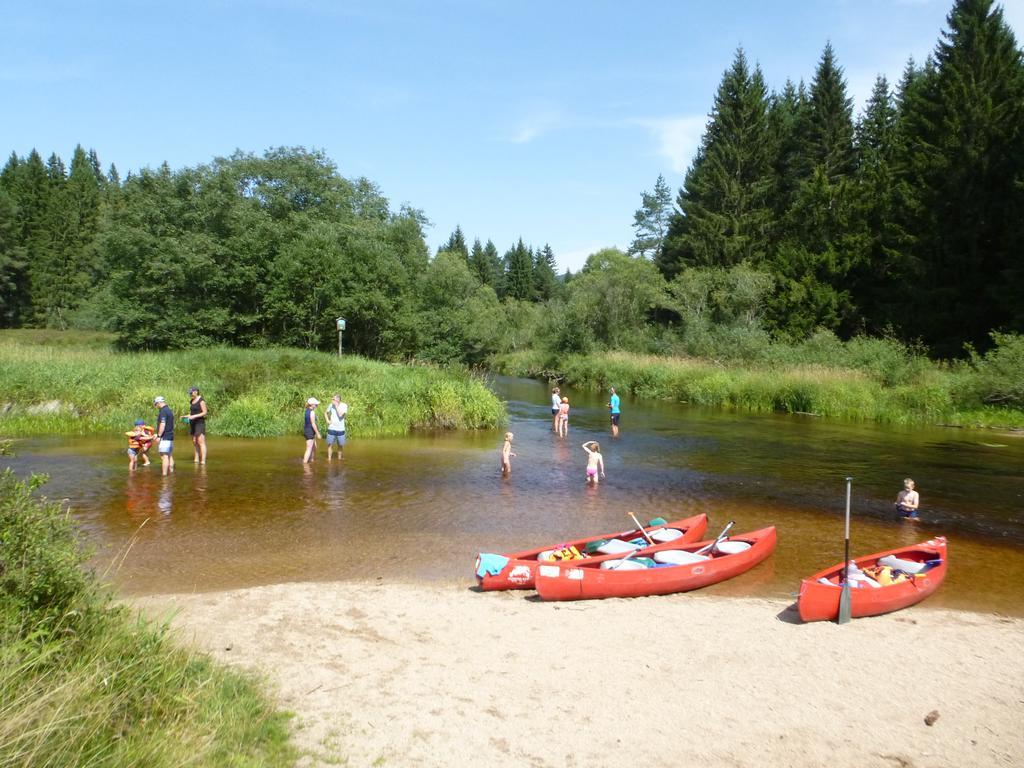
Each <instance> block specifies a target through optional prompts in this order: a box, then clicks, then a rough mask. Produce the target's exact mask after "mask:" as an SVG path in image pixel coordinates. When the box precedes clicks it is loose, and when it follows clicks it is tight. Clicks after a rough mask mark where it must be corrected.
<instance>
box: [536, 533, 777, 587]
mask: <svg viewBox="0 0 1024 768" xmlns="http://www.w3.org/2000/svg"><path fill="white" fill-rule="evenodd" d="M712 545H716V546H715V547H714V548H713V549H712ZM774 550H775V526H774V525H773V526H769V527H768V528H762V529H761V530H759V531H753V532H751V533H741V534H739V535H737V536H730V537H728V538H727V539H724V540H722V541H719V542H717V544H716V542H701V543H696V544H687V545H685V546H682V547H680V546H679V545H678V544H674V543H669V544H659V545H658V546H656V547H649V548H647V549H646V550H642V551H641V552H640V553H638V555H637V556H636V557H635V558H631V559H633V560H636V559H639V558H641V557H643V558H644V559H648V558H650V559H653V560H654V561H655V563H653V564H651V566H652V567H651V566H649V567H645V566H644V564H643V563H636V564H633V565H629V566H627V565H626V563H629V562H630V559H626V560H623V558H621V557H620V558H619V561H620V562H621V563H622V564H621V565H620V566H619V567H614V565H615V564H614V563H612V562H608V563H606V564H605V566H604V567H603V568H602V567H601V563H593V562H591V561H590V560H582V561H581V560H576V561H571V562H569V563H566V564H565V565H564V566H563V567H556V568H552V567H551V566H550V565H549V564H548V563H541V565H540V567H539V568H538V569H537V594H539V595H540V596H541V599H543V600H587V599H591V598H603V597H643V596H645V595H667V594H671V593H673V592H687V591H689V590H691V589H700V588H701V587H706V586H708V585H709V584H716V583H718V582H719V581H725V580H726V579H731V578H732V577H733V576H738V575H739V574H741V573H744V572H746V571H749V570H750V569H751V568H753V567H754V566H755V565H757V564H758V563H760V562H761V561H762V560H764V559H765V558H766V557H768V555H770V554H771V553H772V552H773V551H774ZM627 567H628V568H629V570H627Z"/></svg>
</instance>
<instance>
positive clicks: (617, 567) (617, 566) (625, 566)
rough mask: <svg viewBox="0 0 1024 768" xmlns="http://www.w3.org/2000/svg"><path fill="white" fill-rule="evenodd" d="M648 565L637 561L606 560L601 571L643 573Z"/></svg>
mask: <svg viewBox="0 0 1024 768" xmlns="http://www.w3.org/2000/svg"><path fill="white" fill-rule="evenodd" d="M646 567H647V564H646V563H643V562H640V561H637V560H605V561H604V562H603V563H601V569H602V570H605V571H642V570H643V569H644V568H646Z"/></svg>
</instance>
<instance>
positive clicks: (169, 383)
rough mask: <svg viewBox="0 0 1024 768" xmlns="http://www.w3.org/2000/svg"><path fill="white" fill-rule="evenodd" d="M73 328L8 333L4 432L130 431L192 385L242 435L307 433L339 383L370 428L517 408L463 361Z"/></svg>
mask: <svg viewBox="0 0 1024 768" xmlns="http://www.w3.org/2000/svg"><path fill="white" fill-rule="evenodd" d="M73 335H74V334H71V336H70V337H69V336H68V335H61V334H53V333H51V334H49V335H45V334H44V335H43V336H40V335H39V334H32V333H30V332H29V333H26V332H23V331H14V332H12V331H7V332H2V333H0V432H3V433H4V434H7V435H25V434H41V433H49V432H53V433H57V434H69V433H70V434H74V433H89V432H105V431H112V430H113V431H116V430H122V431H123V430H126V429H130V427H131V424H132V422H133V421H134V420H135V419H137V418H145V419H146V420H147V421H148V422H151V420H152V418H153V417H154V416H155V411H154V408H153V405H152V403H153V397H154V396H156V395H163V396H164V397H166V398H167V401H168V404H169V405H170V406H171V408H172V410H174V412H175V414H176V415H181V414H182V413H187V403H188V396H187V392H188V388H189V387H190V386H192V385H195V386H198V387H199V388H200V390H201V391H202V393H203V396H204V397H205V399H206V401H207V404H208V407H209V409H210V416H209V419H208V426H209V429H210V430H211V432H215V433H216V434H221V435H229V436H237V437H270V436H283V435H293V434H296V433H298V432H300V431H301V426H302V412H303V407H304V404H305V402H306V399H307V398H308V397H316V398H318V399H319V400H320V401H321V402H322V403H323V404H324V406H326V404H327V402H328V401H329V399H330V396H331V394H333V393H335V392H337V393H339V394H341V396H342V399H343V400H344V401H345V402H347V403H348V405H349V414H350V415H349V420H348V428H349V429H350V431H351V432H352V433H354V434H357V435H362V436H384V435H401V434H405V433H408V432H410V431H412V430H419V429H485V428H494V427H497V426H499V425H500V424H501V423H502V422H503V420H504V417H505V415H504V406H503V405H502V403H501V402H500V401H499V400H498V398H497V397H495V395H494V394H493V393H492V392H491V391H490V390H489V389H488V388H487V387H486V385H485V384H484V382H483V380H482V379H481V378H480V377H478V376H475V375H473V374H471V373H469V372H468V371H465V370H462V369H451V370H442V369H439V368H436V367H433V366H416V365H391V364H388V363H381V362H375V361H372V360H367V359H365V358H361V357H356V356H347V357H343V358H339V357H338V356H337V355H330V354H325V353H322V352H309V351H303V350H296V349H278V348H274V349H261V350H243V349H233V348H225V347H211V348H204V349H196V350H183V351H176V352H153V353H129V352H115V351H113V350H111V349H110V348H109V346H107V345H104V344H102V343H101V340H100V339H98V338H92V337H90V338H89V339H88V343H86V344H84V345H75V344H73V343H68V342H69V338H71V337H73Z"/></svg>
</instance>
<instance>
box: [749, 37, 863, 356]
mask: <svg viewBox="0 0 1024 768" xmlns="http://www.w3.org/2000/svg"><path fill="white" fill-rule="evenodd" d="M852 109H853V107H852V100H851V99H850V98H849V97H848V96H847V95H846V83H845V81H844V79H843V71H842V69H841V68H840V67H839V66H838V65H837V64H836V60H835V53H834V51H833V50H832V46H831V44H829V45H826V46H825V50H824V51H823V53H822V56H821V59H820V60H819V62H818V66H817V69H816V70H815V74H814V80H813V81H812V83H811V88H810V92H809V95H808V99H807V107H806V111H805V112H803V113H802V114H800V115H799V120H798V121H797V123H796V130H797V134H796V138H797V140H798V145H797V147H796V148H795V152H794V155H793V156H792V157H791V158H790V160H789V162H790V163H791V164H792V165H791V168H792V170H793V171H795V178H794V180H795V181H796V182H797V186H796V190H795V191H794V194H793V200H792V203H791V204H790V206H789V209H788V210H787V212H786V214H785V216H784V217H783V220H782V222H781V226H780V229H779V231H778V234H779V243H778V246H777V247H776V248H775V249H774V251H773V253H772V256H771V272H772V273H773V274H774V276H775V278H776V288H777V290H776V293H775V294H774V295H773V296H772V297H771V299H770V301H769V302H768V312H767V318H768V321H769V324H770V325H772V326H773V327H774V328H775V329H776V330H779V331H782V332H785V333H787V334H788V335H790V336H794V337H803V336H806V335H807V334H809V333H811V332H812V331H813V330H814V329H815V328H818V327H824V328H828V329H830V330H836V329H838V328H839V327H840V325H841V323H842V322H843V321H844V320H848V319H849V318H850V315H851V305H850V298H849V292H848V286H847V284H846V279H847V274H848V273H849V271H850V269H851V268H852V267H853V266H854V265H855V264H856V263H857V262H858V260H859V259H860V258H861V255H862V253H863V250H864V235H863V229H862V227H861V226H860V223H861V220H860V219H859V218H858V217H857V211H856V205H855V198H854V195H853V190H854V186H853V180H852V175H853V171H854V168H855V155H854V146H853V117H852Z"/></svg>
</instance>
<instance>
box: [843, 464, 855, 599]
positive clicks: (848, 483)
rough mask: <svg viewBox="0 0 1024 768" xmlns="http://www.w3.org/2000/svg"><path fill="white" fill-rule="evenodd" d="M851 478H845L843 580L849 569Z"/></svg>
mask: <svg viewBox="0 0 1024 768" xmlns="http://www.w3.org/2000/svg"><path fill="white" fill-rule="evenodd" d="M852 483H853V478H852V477H848V478H846V548H845V551H844V554H843V582H844V583H845V582H846V580H847V578H848V577H849V570H850V486H851V485H852Z"/></svg>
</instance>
